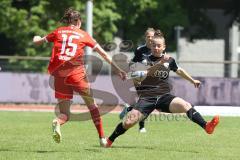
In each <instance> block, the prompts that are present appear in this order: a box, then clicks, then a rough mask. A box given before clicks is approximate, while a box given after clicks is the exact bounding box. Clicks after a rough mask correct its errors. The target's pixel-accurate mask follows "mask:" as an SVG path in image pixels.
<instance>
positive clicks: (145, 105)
mask: <svg viewBox="0 0 240 160" xmlns="http://www.w3.org/2000/svg"><path fill="white" fill-rule="evenodd" d="M165 48H166V45H165V39H164V37H163V36H162V34H161V33H160V32H158V31H156V32H155V34H154V37H153V40H152V47H151V53H152V55H150V56H149V57H146V60H147V62H148V64H151V65H152V67H150V68H149V69H148V74H147V77H146V78H145V79H144V80H143V81H142V82H141V85H140V88H142V90H140V91H138V94H139V100H138V102H137V103H135V104H134V105H132V106H133V109H132V110H131V111H129V112H128V114H127V117H126V118H125V119H124V121H123V122H121V123H119V124H118V125H117V127H116V128H115V130H114V131H113V133H112V134H111V136H110V137H109V138H108V139H107V145H106V146H105V147H111V145H112V143H113V142H114V140H115V139H116V138H117V137H118V136H120V135H122V134H124V133H125V132H126V131H127V130H128V129H129V128H131V127H133V126H134V125H135V124H136V123H138V122H139V121H141V120H143V119H145V118H146V117H148V115H149V114H150V113H151V112H152V111H153V110H154V109H160V110H161V111H162V112H167V113H186V114H187V116H188V118H189V119H190V120H191V121H193V122H194V123H196V124H198V125H199V126H201V127H202V128H203V129H204V130H205V131H206V133H208V134H212V133H213V131H214V128H215V127H216V126H217V124H218V123H219V116H214V117H213V119H212V120H211V121H209V122H206V121H205V120H204V119H203V117H202V116H201V115H200V113H199V112H197V111H196V110H195V109H194V108H193V106H192V105H191V104H190V103H188V102H187V101H185V100H183V99H182V98H179V97H176V96H174V95H172V94H170V91H171V85H170V84H169V81H168V77H169V72H170V71H174V72H176V73H177V74H178V75H179V76H180V77H182V78H184V79H186V80H188V81H189V82H191V83H192V84H193V85H194V86H195V87H196V88H199V87H200V84H201V82H200V81H199V80H195V79H193V78H192V77H191V76H190V75H189V74H188V73H187V72H186V71H185V70H184V69H182V68H180V67H178V66H177V64H176V62H175V60H174V58H171V57H170V58H169V59H168V60H164V58H163V55H164V53H163V51H164V50H165Z"/></svg>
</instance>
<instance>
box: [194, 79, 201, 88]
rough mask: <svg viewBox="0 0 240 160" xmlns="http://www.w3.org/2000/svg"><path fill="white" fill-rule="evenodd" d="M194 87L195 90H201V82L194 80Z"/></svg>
mask: <svg viewBox="0 0 240 160" xmlns="http://www.w3.org/2000/svg"><path fill="white" fill-rule="evenodd" d="M193 85H194V87H195V88H199V87H200V85H201V82H200V81H199V80H193Z"/></svg>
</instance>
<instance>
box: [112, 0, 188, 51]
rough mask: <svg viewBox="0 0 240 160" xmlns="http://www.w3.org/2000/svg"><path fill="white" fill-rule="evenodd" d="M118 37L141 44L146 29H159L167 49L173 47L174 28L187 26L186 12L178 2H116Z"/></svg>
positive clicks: (158, 0)
mask: <svg viewBox="0 0 240 160" xmlns="http://www.w3.org/2000/svg"><path fill="white" fill-rule="evenodd" d="M116 4H117V8H118V12H119V13H120V15H122V19H121V20H120V21H118V29H119V35H120V36H121V37H123V38H124V39H130V40H133V41H134V42H137V43H139V42H141V41H142V40H143V35H144V32H145V30H146V29H147V28H148V27H153V28H155V29H161V30H162V31H163V32H164V33H165V37H166V39H167V42H169V41H170V42H171V43H170V44H168V47H170V48H173V47H174V45H173V44H174V43H173V42H174V26H176V25H182V26H186V25H188V19H187V15H186V11H185V10H184V9H183V8H182V7H181V5H180V2H179V0H171V1H165V0H138V1H135V0H117V1H116Z"/></svg>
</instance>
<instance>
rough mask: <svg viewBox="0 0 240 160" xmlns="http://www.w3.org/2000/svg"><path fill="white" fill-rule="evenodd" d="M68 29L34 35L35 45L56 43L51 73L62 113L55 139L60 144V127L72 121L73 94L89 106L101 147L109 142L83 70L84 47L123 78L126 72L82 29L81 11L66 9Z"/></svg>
mask: <svg viewBox="0 0 240 160" xmlns="http://www.w3.org/2000/svg"><path fill="white" fill-rule="evenodd" d="M60 22H63V23H65V24H67V26H62V27H59V28H57V29H55V30H54V31H53V32H52V33H50V34H48V35H46V36H45V37H40V36H34V38H33V42H34V43H35V44H36V45H40V44H42V43H43V42H53V43H54V46H53V48H52V56H51V60H50V63H49V66H48V71H49V73H50V74H51V75H52V76H54V87H55V97H56V98H57V99H58V105H59V110H60V114H59V115H58V116H57V117H56V118H55V119H54V120H53V139H54V141H55V142H57V143H60V142H61V132H60V125H63V124H64V123H66V122H67V121H68V120H69V118H70V117H69V115H70V104H71V103H70V100H71V99H72V98H73V91H75V92H77V93H79V94H80V95H81V97H82V98H83V100H84V102H85V103H86V105H87V107H88V109H89V111H90V113H91V117H92V120H93V122H94V124H95V126H96V129H97V131H98V134H99V138H100V145H103V144H104V143H106V139H105V138H104V132H103V127H102V120H101V117H100V113H99V110H98V106H97V105H96V103H95V101H94V99H93V97H92V95H91V89H90V85H89V82H88V79H87V77H86V70H85V67H84V60H83V57H84V47H85V46H89V47H91V48H93V49H94V50H95V51H96V52H98V53H99V54H100V55H101V56H102V57H103V58H104V59H105V60H106V61H107V62H108V63H109V64H111V65H112V66H113V67H114V68H115V69H116V70H117V73H118V75H119V76H120V77H121V79H123V80H124V79H125V78H126V73H125V72H124V71H123V70H121V69H120V68H119V67H118V66H117V65H116V64H115V63H114V62H113V61H112V60H111V58H110V57H108V55H107V53H106V52H105V51H104V50H103V49H102V47H101V46H100V45H99V44H98V43H97V42H96V41H95V40H94V39H93V38H92V37H91V36H90V35H89V34H88V33H87V32H85V31H83V30H81V29H80V27H81V17H80V13H79V12H78V11H75V10H73V9H72V8H69V9H66V10H65V13H64V16H63V17H62V19H61V21H60Z"/></svg>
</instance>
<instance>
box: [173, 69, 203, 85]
mask: <svg viewBox="0 0 240 160" xmlns="http://www.w3.org/2000/svg"><path fill="white" fill-rule="evenodd" d="M176 73H177V74H178V75H179V76H181V77H182V78H184V79H186V80H188V81H189V82H191V83H192V84H193V85H194V86H195V88H199V87H200V85H201V82H200V81H199V80H196V79H193V78H192V76H190V74H188V73H187V72H186V71H185V70H184V69H182V68H180V67H178V69H177V70H176Z"/></svg>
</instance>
